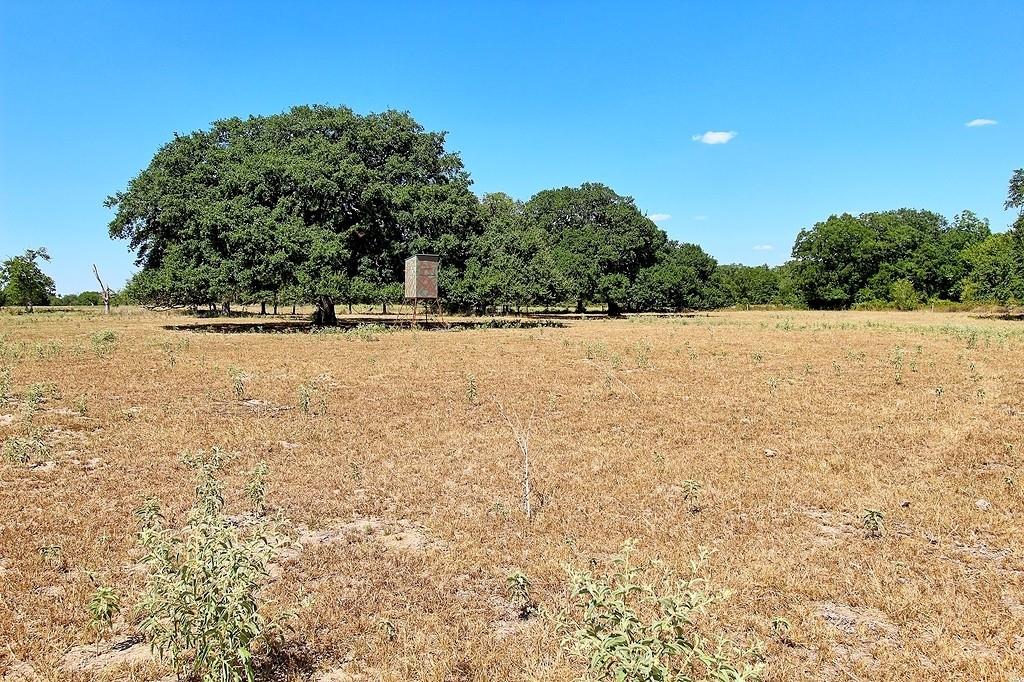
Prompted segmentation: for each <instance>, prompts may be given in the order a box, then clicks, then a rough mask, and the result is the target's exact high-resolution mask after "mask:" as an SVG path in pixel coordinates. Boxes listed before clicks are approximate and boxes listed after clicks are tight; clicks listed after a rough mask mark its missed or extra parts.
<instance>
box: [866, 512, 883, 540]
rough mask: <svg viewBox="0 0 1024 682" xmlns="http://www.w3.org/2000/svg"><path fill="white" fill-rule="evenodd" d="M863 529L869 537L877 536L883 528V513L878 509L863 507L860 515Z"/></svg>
mask: <svg viewBox="0 0 1024 682" xmlns="http://www.w3.org/2000/svg"><path fill="white" fill-rule="evenodd" d="M861 521H863V523H864V530H865V532H867V534H868V535H869V536H870V537H879V536H881V535H882V531H883V530H884V528H885V514H883V513H882V512H881V511H879V510H878V509H865V510H864V514H863V515H862V516H861Z"/></svg>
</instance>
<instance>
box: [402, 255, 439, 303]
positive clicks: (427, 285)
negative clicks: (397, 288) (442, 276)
mask: <svg viewBox="0 0 1024 682" xmlns="http://www.w3.org/2000/svg"><path fill="white" fill-rule="evenodd" d="M437 267H438V257H437V256H435V255H433V254H429V253H418V254H416V255H415V256H410V257H409V258H407V259H406V260H405V297H406V298H409V299H436V298H437Z"/></svg>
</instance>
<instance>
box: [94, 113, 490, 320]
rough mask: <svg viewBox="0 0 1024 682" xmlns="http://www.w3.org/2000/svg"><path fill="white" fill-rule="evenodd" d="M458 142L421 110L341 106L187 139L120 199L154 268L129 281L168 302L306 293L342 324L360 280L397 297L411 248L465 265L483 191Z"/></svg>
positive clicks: (132, 234)
mask: <svg viewBox="0 0 1024 682" xmlns="http://www.w3.org/2000/svg"><path fill="white" fill-rule="evenodd" d="M444 144H445V135H444V134H443V133H437V132H428V131H426V130H424V129H423V127H422V126H421V125H420V124H418V123H417V122H416V121H415V120H413V118H412V117H411V116H409V115H408V114H407V113H403V112H398V111H386V112H383V113H381V114H369V115H366V116H361V115H359V114H356V113H354V112H353V111H352V110H350V109H348V108H345V107H327V106H312V107H309V106H301V107H293V108H292V109H290V110H288V111H287V112H284V113H281V114H276V115H272V116H252V117H249V118H248V119H244V120H243V119H239V118H229V119H223V120H219V121H215V122H214V123H213V124H212V125H211V127H210V128H209V129H207V130H200V131H196V132H193V133H191V134H189V135H184V136H176V137H175V138H174V139H173V140H171V141H170V142H168V143H167V144H166V145H164V146H163V147H162V148H161V149H160V150H159V151H158V152H157V154H156V155H155V156H154V157H153V160H152V161H151V162H150V164H149V166H148V167H147V168H146V169H145V170H143V171H142V172H141V173H140V174H139V175H138V176H136V177H135V178H134V179H133V180H132V181H131V182H130V183H129V185H128V187H127V188H126V189H125V190H124V191H122V192H118V193H116V194H114V195H113V196H111V197H109V198H108V199H107V206H108V207H111V208H115V209H116V211H117V213H116V215H115V216H114V219H113V220H112V221H111V223H110V234H111V236H112V237H114V238H119V239H127V240H128V241H129V244H130V246H131V248H132V249H133V250H135V251H136V253H137V260H138V264H139V265H141V266H142V270H141V271H140V273H139V275H138V276H136V277H135V278H134V279H133V280H132V282H131V283H130V284H129V286H128V289H130V290H131V292H132V294H133V295H134V296H135V297H136V298H138V299H140V300H144V301H148V302H152V303H159V304H165V305H190V304H191V305H198V304H205V303H208V302H213V301H231V300H242V299H245V298H251V299H253V300H270V299H271V298H272V297H273V294H275V293H281V292H284V291H296V292H301V296H302V298H303V299H304V300H306V301H314V302H316V303H317V304H318V305H319V306H321V313H322V318H321V321H324V322H330V321H331V319H330V316H332V315H333V310H334V304H335V303H337V302H344V301H350V300H353V291H352V285H353V283H354V282H355V280H356V279H357V278H358V280H359V281H360V282H362V283H363V286H365V287H369V289H370V290H371V291H373V292H375V293H374V296H376V297H377V298H378V299H380V300H383V299H384V298H387V299H388V300H393V299H394V297H395V294H396V291H398V289H397V288H396V287H395V282H397V281H399V280H400V279H401V275H402V268H403V259H404V258H405V256H407V255H409V254H412V253H416V252H432V253H437V254H439V255H440V256H441V257H442V260H443V261H444V262H445V263H446V264H448V266H449V267H450V268H451V272H453V273H454V272H457V271H460V270H461V264H462V261H463V260H464V256H465V254H464V250H465V244H466V242H467V238H468V237H469V235H471V234H473V233H475V232H476V231H477V230H478V225H479V223H478V214H477V200H476V198H475V197H474V195H473V194H472V192H470V190H469V184H470V181H469V176H468V174H467V173H466V172H465V171H464V170H463V168H462V161H461V160H460V159H459V157H458V155H456V154H454V153H451V152H448V151H446V150H445V148H444ZM447 276H448V275H445V277H447ZM441 284H442V290H445V289H446V287H447V285H448V284H449V280H448V279H443V280H442V283H441Z"/></svg>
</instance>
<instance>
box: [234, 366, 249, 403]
mask: <svg viewBox="0 0 1024 682" xmlns="http://www.w3.org/2000/svg"><path fill="white" fill-rule="evenodd" d="M228 378H230V379H231V390H232V392H233V393H234V394H235V400H245V385H246V384H247V383H249V380H250V379H252V376H251V375H250V374H249V373H247V372H243V371H242V370H240V369H238V368H237V367H229V368H228Z"/></svg>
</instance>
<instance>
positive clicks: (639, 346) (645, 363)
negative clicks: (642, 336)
mask: <svg viewBox="0 0 1024 682" xmlns="http://www.w3.org/2000/svg"><path fill="white" fill-rule="evenodd" d="M633 352H634V353H635V354H636V366H637V368H639V369H647V368H649V367H650V366H651V344H650V343H648V342H647V341H637V342H636V345H635V346H633Z"/></svg>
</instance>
